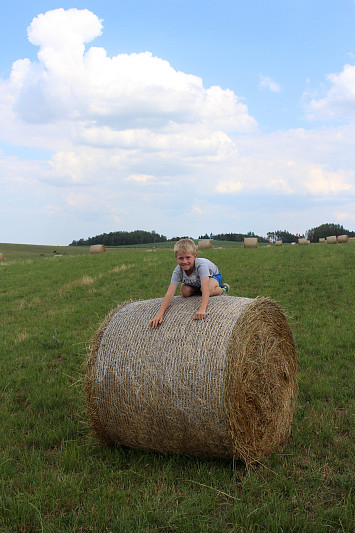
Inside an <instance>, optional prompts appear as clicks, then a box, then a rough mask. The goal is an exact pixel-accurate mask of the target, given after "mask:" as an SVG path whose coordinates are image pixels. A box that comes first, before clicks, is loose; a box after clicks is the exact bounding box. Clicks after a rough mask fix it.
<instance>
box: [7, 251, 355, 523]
mask: <svg viewBox="0 0 355 533" xmlns="http://www.w3.org/2000/svg"><path fill="white" fill-rule="evenodd" d="M168 244H170V245H171V247H170V249H164V248H161V249H157V250H156V251H152V248H153V247H152V246H150V247H148V249H144V248H143V249H136V248H123V249H121V248H120V249H118V248H117V249H116V248H113V249H109V250H108V253H106V254H103V255H90V254H89V248H81V247H79V248H76V247H50V246H45V247H42V246H29V245H10V244H7V245H4V244H1V245H0V252H3V253H5V255H6V261H5V262H4V263H2V264H1V265H0V323H1V329H0V395H1V398H0V399H1V401H0V412H1V432H0V449H1V459H0V469H1V476H0V480H1V481H0V483H1V489H0V531H4V532H20V531H22V532H25V533H29V532H37V531H43V532H53V533H57V532H67V531H73V532H82V533H84V532H85V533H86V532H89V531H94V532H105V531H107V532H108V531H112V532H120V533H121V532H127V533H128V532H132V531H134V532H153V531H154V532H165V533H175V532H176V533H177V532H179V533H180V532H181V533H183V532H191V533H196V532H205V531H206V532H216V533H217V532H218V533H220V532H222V531H223V532H224V531H230V532H232V531H233V532H252V531H257V532H261V531H267V532H275V533H276V532H280V531H285V532H286V531H287V532H293V531H294V532H304V531H307V532H315V533H316V532H317V533H318V532H324V533H325V532H336V531H343V532H349V533H350V532H351V531H353V530H354V526H355V524H354V520H353V509H354V507H353V495H352V488H353V476H354V463H353V443H354V418H353V417H354V400H353V398H354V379H353V377H354V375H353V363H354V361H353V356H354V338H353V319H354V264H355V261H354V260H355V245H354V244H350V243H349V244H344V245H334V246H331V245H322V244H314V245H310V246H304V247H301V246H282V247H280V248H277V247H274V246H272V247H269V248H267V247H266V246H263V247H259V248H258V249H248V250H245V249H243V248H242V245H241V244H239V243H236V244H237V246H234V247H231V248H223V249H212V250H203V252H202V251H201V254H200V255H201V256H204V257H208V258H209V259H211V260H212V261H213V262H215V263H216V264H217V265H218V266H219V267H220V269H221V271H222V272H223V275H224V278H225V280H226V281H227V282H228V283H230V285H231V294H232V295H234V296H246V297H250V298H255V297H256V296H269V297H271V298H273V299H274V300H276V301H277V302H278V303H279V304H280V305H281V306H282V307H283V309H284V311H285V313H286V314H287V316H288V319H289V322H290V325H291V327H292V330H293V333H294V337H295V340H296V344H297V353H298V359H299V386H300V394H299V400H298V407H297V411H296V415H295V419H294V423H293V428H292V435H291V438H290V440H289V442H288V443H287V445H286V446H285V447H284V448H282V449H280V450H276V451H275V452H274V453H273V454H272V455H271V456H270V457H265V458H264V459H263V461H262V462H261V463H260V464H253V465H249V466H245V465H244V464H242V463H237V464H234V465H233V464H232V463H231V462H229V461H223V460H217V459H203V458H197V457H188V456H167V455H163V454H158V453H154V452H149V451H145V450H131V449H127V448H123V447H120V446H116V447H114V448H109V447H106V446H103V445H99V444H98V443H97V441H96V439H95V437H94V435H93V433H92V431H91V428H90V424H89V421H88V415H87V409H86V403H85V394H84V387H83V380H84V375H85V370H84V364H85V360H86V348H87V346H88V344H89V343H90V340H91V338H92V336H93V334H94V332H95V331H96V330H97V328H98V326H99V324H100V322H101V321H102V320H103V318H104V317H105V316H106V315H107V314H108V313H109V311H110V310H111V309H112V308H114V307H116V306H117V305H118V304H119V303H122V302H124V301H127V300H138V299H150V298H156V297H162V296H163V295H164V293H165V291H166V288H167V286H168V284H169V282H170V276H171V272H172V269H173V268H174V266H175V264H176V263H175V260H174V257H173V253H172V249H171V248H172V246H173V243H168ZM221 246H222V244H221ZM40 254H44V255H40ZM58 255H59V257H58ZM150 318H151V317H147V321H149V319H150Z"/></svg>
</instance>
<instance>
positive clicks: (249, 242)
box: [244, 237, 258, 248]
mask: <svg viewBox="0 0 355 533" xmlns="http://www.w3.org/2000/svg"><path fill="white" fill-rule="evenodd" d="M257 247H258V238H257V237H245V238H244V248H257Z"/></svg>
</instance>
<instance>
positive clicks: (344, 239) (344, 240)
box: [338, 235, 349, 244]
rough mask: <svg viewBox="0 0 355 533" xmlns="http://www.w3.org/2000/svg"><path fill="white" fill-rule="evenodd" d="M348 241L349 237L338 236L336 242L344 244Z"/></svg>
mask: <svg viewBox="0 0 355 533" xmlns="http://www.w3.org/2000/svg"><path fill="white" fill-rule="evenodd" d="M348 241H349V235H338V242H339V243H341V244H342V243H345V242H348Z"/></svg>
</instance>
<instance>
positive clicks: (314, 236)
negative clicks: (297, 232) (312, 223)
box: [306, 223, 355, 242]
mask: <svg viewBox="0 0 355 533" xmlns="http://www.w3.org/2000/svg"><path fill="white" fill-rule="evenodd" d="M306 235H307V239H309V240H310V241H311V242H319V239H320V238H326V237H330V236H331V235H336V236H337V237H338V235H349V237H353V236H354V235H355V232H353V231H349V230H347V229H345V228H344V226H341V225H340V224H331V223H328V224H321V225H320V226H317V227H316V228H311V229H309V230H307V231H306Z"/></svg>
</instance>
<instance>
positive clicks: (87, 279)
mask: <svg viewBox="0 0 355 533" xmlns="http://www.w3.org/2000/svg"><path fill="white" fill-rule="evenodd" d="M94 281H95V279H94V278H92V277H91V276H85V275H84V276H83V277H82V278H80V279H77V280H75V281H72V282H71V283H68V285H66V288H67V289H72V288H73V287H82V286H88V285H92V284H93V283H94Z"/></svg>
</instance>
